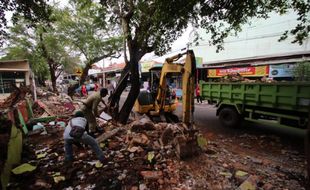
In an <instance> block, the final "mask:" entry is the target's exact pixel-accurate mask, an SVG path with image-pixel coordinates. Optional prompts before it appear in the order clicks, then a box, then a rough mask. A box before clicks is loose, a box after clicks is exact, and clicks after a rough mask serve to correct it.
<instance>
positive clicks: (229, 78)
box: [220, 73, 276, 83]
mask: <svg viewBox="0 0 310 190" xmlns="http://www.w3.org/2000/svg"><path fill="white" fill-rule="evenodd" d="M220 82H245V83H254V82H263V83H273V82H276V81H274V80H273V79H272V78H267V77H266V76H264V77H262V78H261V79H257V80H251V79H248V78H244V77H243V76H242V75H240V74H239V73H231V74H227V75H226V76H223V77H222V78H220Z"/></svg>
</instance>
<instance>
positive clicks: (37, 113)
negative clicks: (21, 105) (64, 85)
mask: <svg viewBox="0 0 310 190" xmlns="http://www.w3.org/2000/svg"><path fill="white" fill-rule="evenodd" d="M37 93H38V99H39V100H38V101H36V102H34V105H33V112H34V117H36V118H38V117H46V116H54V115H56V116H57V115H61V116H63V115H71V114H72V113H73V112H74V110H76V109H77V108H78V107H79V106H78V103H75V102H73V101H72V99H71V98H70V97H69V96H68V95H66V94H60V95H57V94H54V93H52V92H49V91H44V90H43V89H38V90H37Z"/></svg>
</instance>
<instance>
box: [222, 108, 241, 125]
mask: <svg viewBox="0 0 310 190" xmlns="http://www.w3.org/2000/svg"><path fill="white" fill-rule="evenodd" d="M219 119H220V122H221V124H222V125H223V126H224V127H237V126H238V125H239V123H240V121H241V116H240V115H239V114H238V112H237V111H236V109H234V108H223V109H221V110H220V113H219Z"/></svg>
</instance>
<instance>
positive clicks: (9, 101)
mask: <svg viewBox="0 0 310 190" xmlns="http://www.w3.org/2000/svg"><path fill="white" fill-rule="evenodd" d="M12 87H13V89H14V91H13V92H12V93H11V94H10V96H9V97H7V98H6V99H5V100H4V101H3V102H1V103H0V109H1V110H5V109H8V108H12V107H13V106H14V105H16V104H17V103H18V102H19V101H21V100H24V99H25V97H26V95H27V93H29V92H30V91H29V87H25V86H22V87H20V88H18V87H17V86H15V85H14V84H12Z"/></svg>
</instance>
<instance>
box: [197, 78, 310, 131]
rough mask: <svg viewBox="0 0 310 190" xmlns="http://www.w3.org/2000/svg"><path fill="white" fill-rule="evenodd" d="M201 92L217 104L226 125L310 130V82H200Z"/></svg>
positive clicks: (203, 96) (218, 111) (223, 123)
mask: <svg viewBox="0 0 310 190" xmlns="http://www.w3.org/2000/svg"><path fill="white" fill-rule="evenodd" d="M200 89H201V96H202V98H203V99H204V100H208V102H209V103H215V104H216V106H217V112H216V114H217V116H219V119H220V122H221V124H222V125H223V126H227V127H235V126H238V125H240V122H241V121H242V120H248V121H254V122H259V123H265V124H266V123H267V124H273V125H276V126H290V127H298V128H303V129H304V128H307V123H308V122H309V121H308V117H309V116H308V115H309V110H310V83H309V82H277V83H243V82H200Z"/></svg>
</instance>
